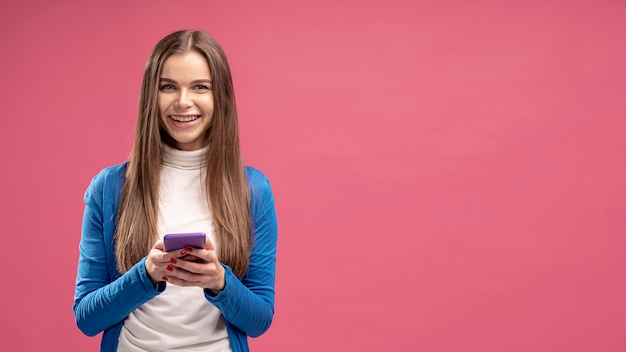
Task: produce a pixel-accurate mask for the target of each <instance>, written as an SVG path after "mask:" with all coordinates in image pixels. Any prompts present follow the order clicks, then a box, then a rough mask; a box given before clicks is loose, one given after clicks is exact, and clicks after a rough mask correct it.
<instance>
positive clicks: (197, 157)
mask: <svg viewBox="0 0 626 352" xmlns="http://www.w3.org/2000/svg"><path fill="white" fill-rule="evenodd" d="M161 150H162V152H163V165H164V166H169V167H173V168H177V169H183V170H193V169H200V168H202V167H205V166H206V164H207V161H206V153H207V151H208V150H209V146H208V145H207V146H206V147H204V148H202V149H198V150H192V151H185V150H178V149H175V148H172V147H170V146H169V145H167V144H165V143H163V144H162V148H161Z"/></svg>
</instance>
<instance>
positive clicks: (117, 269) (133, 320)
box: [74, 31, 277, 351]
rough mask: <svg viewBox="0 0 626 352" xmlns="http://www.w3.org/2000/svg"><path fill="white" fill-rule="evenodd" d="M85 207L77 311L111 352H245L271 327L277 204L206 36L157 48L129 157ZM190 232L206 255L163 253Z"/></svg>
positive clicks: (106, 173)
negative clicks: (167, 242) (200, 239)
mask: <svg viewBox="0 0 626 352" xmlns="http://www.w3.org/2000/svg"><path fill="white" fill-rule="evenodd" d="M85 204H86V208H85V215H84V219H83V229H82V237H81V243H80V258H79V263H78V274H77V279H76V294H75V298H74V315H75V318H76V322H77V324H78V326H79V328H80V329H81V330H82V331H83V332H84V333H85V334H87V335H90V336H92V335H96V334H98V333H100V332H102V331H103V332H104V334H103V336H102V344H101V350H102V351H116V350H118V351H128V350H149V351H169V350H185V351H206V350H210V351H247V350H248V342H247V336H259V335H261V334H262V333H264V332H265V331H266V330H267V329H268V328H269V326H270V324H271V322H272V319H273V314H274V277H275V266H276V265H275V264H276V237H277V225H276V214H275V210H274V198H273V195H272V191H271V188H270V185H269V181H268V180H267V178H266V177H265V176H264V175H263V174H262V173H261V172H260V171H258V170H256V169H253V168H250V167H244V166H243V163H242V159H241V155H240V148H239V135H238V130H237V109H236V107H235V98H234V93H233V85H232V79H231V75H230V69H229V67H228V63H227V61H226V57H225V55H224V53H223V51H222V49H221V48H220V46H219V44H218V43H217V42H215V40H213V38H211V37H210V36H209V35H208V34H206V33H204V32H201V31H180V32H175V33H172V34H171V35H169V36H167V37H165V38H164V39H162V40H161V41H160V42H159V43H158V44H157V45H156V47H155V48H154V50H153V51H152V54H151V55H150V58H149V59H148V64H147V65H146V70H145V73H144V78H143V83H142V91H141V97H140V103H139V113H138V118H137V127H136V134H135V140H134V145H133V152H132V154H131V157H130V160H129V161H128V163H123V164H120V165H117V166H113V167H109V168H106V169H104V170H103V171H102V172H101V173H100V174H99V175H98V176H96V177H95V178H94V179H93V181H92V183H91V185H90V186H89V188H88V190H87V192H86V194H85ZM189 232H195V233H205V234H206V237H207V241H206V246H205V248H191V247H189V248H184V249H182V250H172V251H165V249H164V245H163V237H164V235H165V234H168V233H189ZM188 258H191V259H188Z"/></svg>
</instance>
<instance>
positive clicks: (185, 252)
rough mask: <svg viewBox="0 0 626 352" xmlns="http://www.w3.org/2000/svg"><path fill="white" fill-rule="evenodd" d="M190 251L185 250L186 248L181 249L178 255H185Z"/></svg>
mask: <svg viewBox="0 0 626 352" xmlns="http://www.w3.org/2000/svg"><path fill="white" fill-rule="evenodd" d="M189 252H190V251H189V250H187V248H185V249H183V250H182V251H180V255H185V254H187V253H189Z"/></svg>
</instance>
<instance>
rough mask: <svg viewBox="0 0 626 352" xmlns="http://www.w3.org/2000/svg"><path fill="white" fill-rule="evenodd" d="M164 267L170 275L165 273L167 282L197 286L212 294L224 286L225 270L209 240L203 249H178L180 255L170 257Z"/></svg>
mask: <svg viewBox="0 0 626 352" xmlns="http://www.w3.org/2000/svg"><path fill="white" fill-rule="evenodd" d="M183 257H185V258H183ZM165 269H166V270H167V271H168V272H169V273H171V276H170V275H166V276H167V282H169V283H172V284H175V285H178V286H198V287H201V288H206V289H209V290H210V291H211V292H212V293H213V294H218V293H219V292H220V291H222V290H223V289H224V286H226V279H225V278H224V273H225V272H226V270H225V269H224V267H223V266H222V264H220V262H219V260H218V259H217V252H216V251H215V246H213V243H211V241H209V240H207V243H206V246H205V248H204V249H200V248H191V247H188V248H184V249H182V250H180V257H179V258H172V259H171V260H170V263H169V265H168V266H167V267H166V268H165ZM170 269H171V270H170Z"/></svg>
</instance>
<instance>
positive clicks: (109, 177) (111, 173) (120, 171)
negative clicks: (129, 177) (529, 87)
mask: <svg viewBox="0 0 626 352" xmlns="http://www.w3.org/2000/svg"><path fill="white" fill-rule="evenodd" d="M127 164H128V162H123V163H121V164H117V165H112V166H108V167H105V168H104V169H102V170H100V172H98V174H97V175H96V176H95V177H94V178H93V181H92V182H107V181H108V182H111V181H114V182H115V181H119V182H121V181H123V180H124V178H125V177H126V165H127Z"/></svg>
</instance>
